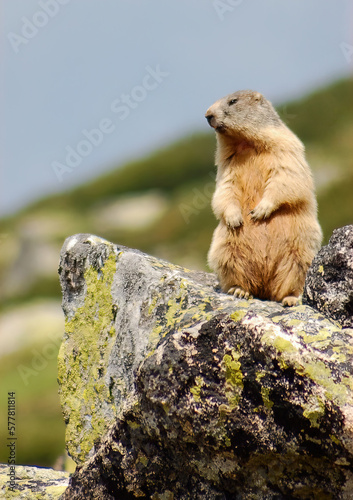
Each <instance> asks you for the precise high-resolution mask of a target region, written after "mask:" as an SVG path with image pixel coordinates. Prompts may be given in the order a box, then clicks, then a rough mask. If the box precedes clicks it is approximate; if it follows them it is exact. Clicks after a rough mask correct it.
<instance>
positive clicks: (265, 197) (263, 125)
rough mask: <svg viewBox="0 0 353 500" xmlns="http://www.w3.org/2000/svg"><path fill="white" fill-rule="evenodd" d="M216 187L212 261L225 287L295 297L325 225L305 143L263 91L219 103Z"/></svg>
mask: <svg viewBox="0 0 353 500" xmlns="http://www.w3.org/2000/svg"><path fill="white" fill-rule="evenodd" d="M206 118H207V121H208V123H209V124H210V126H211V127H213V128H214V129H215V131H216V136H217V150H216V165H217V167H218V168H217V178H216V190H215V192H214V195H213V199H212V208H213V212H214V214H215V216H216V218H217V219H219V225H218V226H217V228H216V230H215V231H214V234H213V239H212V243H211V247H210V250H209V253H208V264H209V266H210V267H211V269H213V270H214V271H215V272H216V273H217V275H218V278H219V281H220V285H221V287H222V290H223V291H224V292H227V293H229V294H234V295H235V296H237V297H245V298H249V297H251V296H255V297H258V298H260V299H267V300H275V301H278V302H282V304H283V305H287V306H292V305H295V304H296V303H297V301H298V298H299V297H300V295H301V293H302V290H303V287H304V281H305V275H306V272H307V269H308V267H309V266H310V264H311V261H312V260H313V258H314V256H315V254H316V253H317V252H318V250H319V248H320V245H321V241H322V232H321V228H320V225H319V223H318V220H317V203H316V198H315V193H314V184H313V179H312V174H311V170H310V167H309V165H308V164H307V162H306V160H305V154H304V146H303V144H302V143H301V141H300V140H299V139H298V138H297V136H296V135H295V134H293V132H291V131H290V130H289V128H288V127H287V126H286V125H285V124H284V123H283V122H282V120H281V119H280V117H279V116H278V114H277V112H276V111H275V109H274V107H273V106H272V104H271V103H270V102H269V101H268V100H267V99H265V97H264V96H263V95H262V94H260V93H259V92H254V91H251V90H241V91H238V92H235V93H234V94H230V95H227V96H226V97H223V98H222V99H220V100H218V101H217V102H215V104H213V105H212V106H211V107H210V108H209V109H208V110H207V112H206Z"/></svg>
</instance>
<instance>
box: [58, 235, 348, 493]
mask: <svg viewBox="0 0 353 500" xmlns="http://www.w3.org/2000/svg"><path fill="white" fill-rule="evenodd" d="M60 276H61V283H62V288H63V307H64V311H65V316H66V332H65V335H64V340H63V344H62V347H61V350H60V355H59V382H60V387H61V389H60V390H61V401H62V406H63V411H64V416H65V419H66V423H67V447H68V450H69V452H70V454H71V455H72V456H73V458H74V459H75V460H76V462H77V463H78V464H80V466H79V467H78V468H77V470H76V472H75V473H74V475H73V477H72V479H71V481H70V487H69V488H68V489H67V490H66V492H65V494H64V496H63V498H65V499H85V498H100V499H114V498H117V499H132V498H152V499H154V500H157V499H160V500H167V499H168V500H178V499H180V500H184V499H185V500H187V499H190V500H191V499H192V500H194V499H219V500H220V499H222V500H226V499H227V500H231V499H241V500H250V499H259V500H265V499H276V500H281V499H283V500H284V499H289V498H303V499H316V498H318V499H319V498H320V499H321V498H322V499H332V500H336V499H342V500H343V499H349V498H353V493H352V492H353V472H352V470H353V469H352V466H353V406H352V405H353V398H352V394H353V393H352V390H353V368H352V367H353V337H352V333H353V331H352V330H350V329H342V328H340V326H339V325H337V324H336V323H333V322H331V321H330V320H328V319H326V318H325V317H324V316H322V315H321V314H320V313H318V312H317V311H314V310H313V309H311V308H310V307H308V306H297V307H294V308H292V309H285V308H283V307H282V306H281V305H280V304H278V303H273V302H262V301H259V300H250V301H245V300H241V299H234V298H232V297H229V296H227V295H225V294H222V293H220V292H219V291H218V290H217V289H216V283H215V278H214V276H213V275H209V274H206V273H198V272H193V271H188V270H186V269H183V268H180V267H176V266H173V265H171V264H168V263H166V262H163V261H160V260H158V259H155V258H153V257H150V256H147V255H144V254H142V253H141V252H138V251H135V250H130V249H127V248H123V247H119V246H115V245H113V244H111V243H109V242H107V241H105V240H102V239H100V238H97V237H94V236H90V235H76V236H74V237H72V238H69V239H68V240H67V241H66V242H65V245H64V247H63V251H62V255H61V263H60Z"/></svg>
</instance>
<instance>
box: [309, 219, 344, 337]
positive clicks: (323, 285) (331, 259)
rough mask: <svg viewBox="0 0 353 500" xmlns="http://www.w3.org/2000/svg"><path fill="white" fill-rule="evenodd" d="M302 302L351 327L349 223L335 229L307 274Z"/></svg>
mask: <svg viewBox="0 0 353 500" xmlns="http://www.w3.org/2000/svg"><path fill="white" fill-rule="evenodd" d="M303 302H305V303H307V304H309V305H310V306H311V307H314V308H315V309H317V310H319V311H321V312H322V313H323V314H325V315H326V316H328V317H329V318H332V319H334V320H336V321H339V322H340V324H341V325H342V326H345V327H353V225H352V226H345V227H341V228H339V229H335V231H334V232H333V234H332V236H331V238H330V241H329V243H328V245H326V246H324V247H322V248H321V250H320V252H319V253H318V254H317V256H316V257H315V259H314V261H313V263H312V265H311V267H310V269H309V271H308V274H307V278H306V282H305V289H304V294H303Z"/></svg>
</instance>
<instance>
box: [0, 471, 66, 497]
mask: <svg viewBox="0 0 353 500" xmlns="http://www.w3.org/2000/svg"><path fill="white" fill-rule="evenodd" d="M11 467H14V468H15V478H16V479H15V480H14V484H15V486H14V487H13V488H12V486H11V485H10V478H12V477H10V476H9V474H10V466H9V465H7V464H0V496H1V498H6V499H8V500H10V499H11V500H31V499H40V500H54V499H56V498H59V497H60V496H61V495H62V494H63V493H64V491H65V490H66V488H67V486H68V484H69V476H70V474H69V473H68V472H61V471H57V470H54V469H46V468H42V467H28V466H22V465H14V466H11ZM10 486H11V488H12V489H11V488H10Z"/></svg>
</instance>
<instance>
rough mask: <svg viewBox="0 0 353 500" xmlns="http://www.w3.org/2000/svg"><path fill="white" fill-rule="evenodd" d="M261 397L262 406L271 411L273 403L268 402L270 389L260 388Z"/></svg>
mask: <svg viewBox="0 0 353 500" xmlns="http://www.w3.org/2000/svg"><path fill="white" fill-rule="evenodd" d="M261 396H262V401H263V402H264V406H265V407H266V408H267V409H269V410H271V408H272V406H273V405H274V403H273V401H271V400H270V389H269V388H268V387H264V386H262V387H261Z"/></svg>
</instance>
